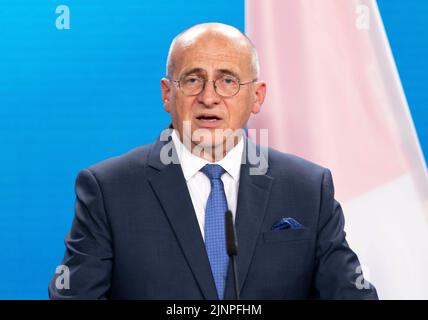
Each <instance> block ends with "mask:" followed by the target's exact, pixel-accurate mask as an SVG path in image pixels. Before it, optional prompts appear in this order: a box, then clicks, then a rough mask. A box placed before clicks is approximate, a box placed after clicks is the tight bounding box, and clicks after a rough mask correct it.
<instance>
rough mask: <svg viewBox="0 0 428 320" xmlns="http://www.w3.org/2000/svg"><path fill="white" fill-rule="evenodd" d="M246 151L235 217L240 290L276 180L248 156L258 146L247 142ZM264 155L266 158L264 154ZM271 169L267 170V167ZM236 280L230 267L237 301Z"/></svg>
mask: <svg viewBox="0 0 428 320" xmlns="http://www.w3.org/2000/svg"><path fill="white" fill-rule="evenodd" d="M246 142H247V143H246V149H245V150H249V151H248V152H244V155H243V156H245V157H246V161H245V163H244V164H242V165H241V173H240V181H239V192H238V204H237V212H236V217H235V226H236V234H237V238H238V256H237V271H238V284H239V290H240V291H241V290H242V287H243V285H244V282H245V279H246V277H247V274H248V269H249V267H250V264H251V260H252V257H253V254H254V250H255V247H256V244H257V240H258V237H259V234H260V228H261V226H262V222H263V219H264V216H265V214H266V208H267V204H268V200H269V196H270V192H271V186H272V182H273V178H272V177H270V176H268V175H267V174H266V172H263V173H262V171H263V170H261V171H259V170H258V169H257V167H255V166H254V165H253V164H252V163H250V161H249V159H248V154H251V152H254V150H255V148H256V145H254V144H253V143H252V142H251V141H249V140H246ZM260 156H263V155H262V154H260ZM265 161H266V162H265V163H266V164H267V155H266V154H265ZM266 170H267V168H266ZM254 173H257V174H254ZM233 290H234V289H233V277H232V272H231V267H230V266H229V270H228V276H227V283H226V295H225V298H226V299H234V293H233Z"/></svg>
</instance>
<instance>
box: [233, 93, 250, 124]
mask: <svg viewBox="0 0 428 320" xmlns="http://www.w3.org/2000/svg"><path fill="white" fill-rule="evenodd" d="M228 110H229V125H230V126H231V127H233V128H234V129H239V128H242V127H244V126H245V124H246V123H247V120H248V118H249V116H250V114H251V105H250V103H249V101H247V99H246V100H245V101H244V100H243V101H240V103H236V104H231V105H230V106H228Z"/></svg>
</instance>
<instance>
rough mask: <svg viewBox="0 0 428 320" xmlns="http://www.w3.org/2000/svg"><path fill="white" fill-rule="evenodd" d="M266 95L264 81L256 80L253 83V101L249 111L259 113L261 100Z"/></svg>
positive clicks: (263, 99)
mask: <svg viewBox="0 0 428 320" xmlns="http://www.w3.org/2000/svg"><path fill="white" fill-rule="evenodd" d="M265 97H266V83H265V82H263V81H260V82H256V83H255V84H254V102H253V108H252V109H251V112H252V113H254V114H256V113H259V111H260V109H261V107H262V104H263V101H265Z"/></svg>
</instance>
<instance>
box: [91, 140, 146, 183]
mask: <svg viewBox="0 0 428 320" xmlns="http://www.w3.org/2000/svg"><path fill="white" fill-rule="evenodd" d="M151 147H152V144H146V145H142V146H140V147H137V148H134V149H132V150H130V151H128V152H126V153H124V154H122V155H119V156H116V157H111V158H108V159H105V160H103V161H101V162H98V163H96V164H93V165H91V166H89V167H87V168H86V170H88V171H90V172H91V173H92V174H93V175H95V176H96V177H97V178H101V177H104V178H106V177H114V176H118V175H120V176H123V175H124V174H126V175H133V174H135V173H137V172H141V169H142V168H143V167H146V166H147V161H148V157H149V154H150V151H151V149H152V148H151Z"/></svg>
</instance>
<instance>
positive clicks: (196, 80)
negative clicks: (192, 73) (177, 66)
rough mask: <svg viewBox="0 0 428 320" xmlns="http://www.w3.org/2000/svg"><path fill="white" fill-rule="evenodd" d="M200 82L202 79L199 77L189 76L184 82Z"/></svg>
mask: <svg viewBox="0 0 428 320" xmlns="http://www.w3.org/2000/svg"><path fill="white" fill-rule="evenodd" d="M199 82H201V79H199V78H197V77H188V78H185V79H184V83H187V84H196V83H199Z"/></svg>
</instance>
